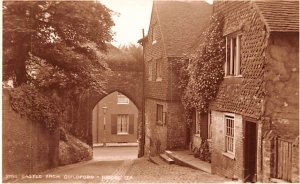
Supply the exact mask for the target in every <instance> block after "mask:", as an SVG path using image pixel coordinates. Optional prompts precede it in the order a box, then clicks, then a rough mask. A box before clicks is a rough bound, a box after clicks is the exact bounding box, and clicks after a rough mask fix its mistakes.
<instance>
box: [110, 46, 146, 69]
mask: <svg viewBox="0 0 300 184" xmlns="http://www.w3.org/2000/svg"><path fill="white" fill-rule="evenodd" d="M107 57H108V58H107V63H108V66H109V67H110V68H111V69H112V70H126V71H142V70H143V65H142V62H143V50H142V47H141V46H135V45H133V44H130V45H128V46H122V47H120V48H115V47H113V46H112V47H110V48H109V52H108V56H107Z"/></svg>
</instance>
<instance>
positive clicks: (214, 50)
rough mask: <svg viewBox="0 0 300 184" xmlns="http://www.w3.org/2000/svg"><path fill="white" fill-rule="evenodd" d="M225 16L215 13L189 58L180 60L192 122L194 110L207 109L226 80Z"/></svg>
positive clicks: (177, 64) (184, 100) (185, 102)
mask: <svg viewBox="0 0 300 184" xmlns="http://www.w3.org/2000/svg"><path fill="white" fill-rule="evenodd" d="M222 29H223V18H222V17H221V16H220V15H215V16H212V18H211V21H210V26H209V27H208V28H207V29H206V30H205V31H204V32H203V33H202V35H201V40H200V42H199V43H200V44H199V45H198V47H197V49H196V51H194V52H193V53H192V54H190V55H189V57H188V58H189V59H188V60H187V59H181V60H177V61H176V62H174V64H173V66H172V67H173V68H174V71H175V72H176V73H177V74H178V75H179V76H180V77H179V78H180V79H179V89H180V90H181V93H182V99H181V101H182V103H183V105H184V108H185V109H186V117H187V119H188V123H190V122H191V113H192V110H193V109H197V110H198V111H199V112H202V113H203V112H207V109H208V105H209V102H210V101H211V100H213V99H214V98H215V97H216V95H217V92H218V89H219V85H220V83H221V81H222V79H223V75H224V70H223V64H224V61H225V41H224V38H223V36H222Z"/></svg>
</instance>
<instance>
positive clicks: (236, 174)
mask: <svg viewBox="0 0 300 184" xmlns="http://www.w3.org/2000/svg"><path fill="white" fill-rule="evenodd" d="M234 116H235V117H234V128H235V130H234V142H235V155H234V158H230V157H228V156H227V155H226V154H224V153H225V132H224V131H225V130H224V128H225V120H224V113H223V112H218V111H212V112H211V123H212V135H213V137H212V150H211V152H212V158H211V160H212V162H211V166H212V172H213V173H216V174H220V175H223V176H225V177H228V178H233V179H242V174H243V173H242V171H243V142H242V141H243V137H242V135H243V132H242V131H243V123H242V116H240V115H237V114H234Z"/></svg>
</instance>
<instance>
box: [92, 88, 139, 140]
mask: <svg viewBox="0 0 300 184" xmlns="http://www.w3.org/2000/svg"><path fill="white" fill-rule="evenodd" d="M103 108H104V109H103ZM104 111H105V112H104ZM104 113H105V114H104ZM137 120H138V109H137V107H136V106H135V104H134V103H133V102H132V101H131V100H130V99H129V98H127V97H126V96H125V95H123V94H121V93H119V92H113V93H111V94H109V95H107V96H106V97H104V98H103V99H102V100H101V101H100V102H99V103H97V105H96V106H95V107H94V109H93V143H94V144H97V143H104V142H105V143H123V142H135V143H136V142H137V139H138V137H137V123H138V122H137ZM104 121H105V130H104Z"/></svg>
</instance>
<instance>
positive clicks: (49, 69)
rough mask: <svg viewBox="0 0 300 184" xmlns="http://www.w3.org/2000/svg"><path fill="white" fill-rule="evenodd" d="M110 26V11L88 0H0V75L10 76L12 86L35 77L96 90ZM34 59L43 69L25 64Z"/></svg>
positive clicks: (103, 68)
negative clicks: (0, 29)
mask: <svg viewBox="0 0 300 184" xmlns="http://www.w3.org/2000/svg"><path fill="white" fill-rule="evenodd" d="M111 26H113V22H112V19H111V11H110V10H109V9H107V8H106V7H105V6H103V5H102V4H100V3H95V2H92V1H89V2H55V1H19V2H9V1H6V2H4V3H3V35H4V36H3V48H4V51H3V53H4V54H3V63H4V66H5V67H4V69H5V70H4V71H3V73H4V80H5V79H7V78H13V79H14V82H15V84H16V86H19V85H21V84H23V83H28V80H29V81H30V82H33V80H36V81H37V82H33V84H34V85H36V84H38V86H37V87H39V88H46V89H48V88H53V87H56V88H58V89H70V88H80V89H87V88H95V89H98V90H100V91H101V90H102V89H103V87H104V84H105V77H104V76H105V71H106V68H107V65H106V63H105V61H104V59H103V52H105V51H106V42H109V41H111V40H112V33H111V30H110V28H111ZM37 60H40V61H43V65H41V63H37V62H36V61H37ZM34 64H36V65H40V66H41V67H40V69H41V68H43V69H42V70H38V69H34V70H30V67H27V66H28V65H31V66H32V65H34ZM32 72H34V73H35V77H34V78H32V77H31V75H30V74H32ZM44 72H45V73H44ZM41 81H42V83H40V82H41ZM99 81H100V82H99Z"/></svg>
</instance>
